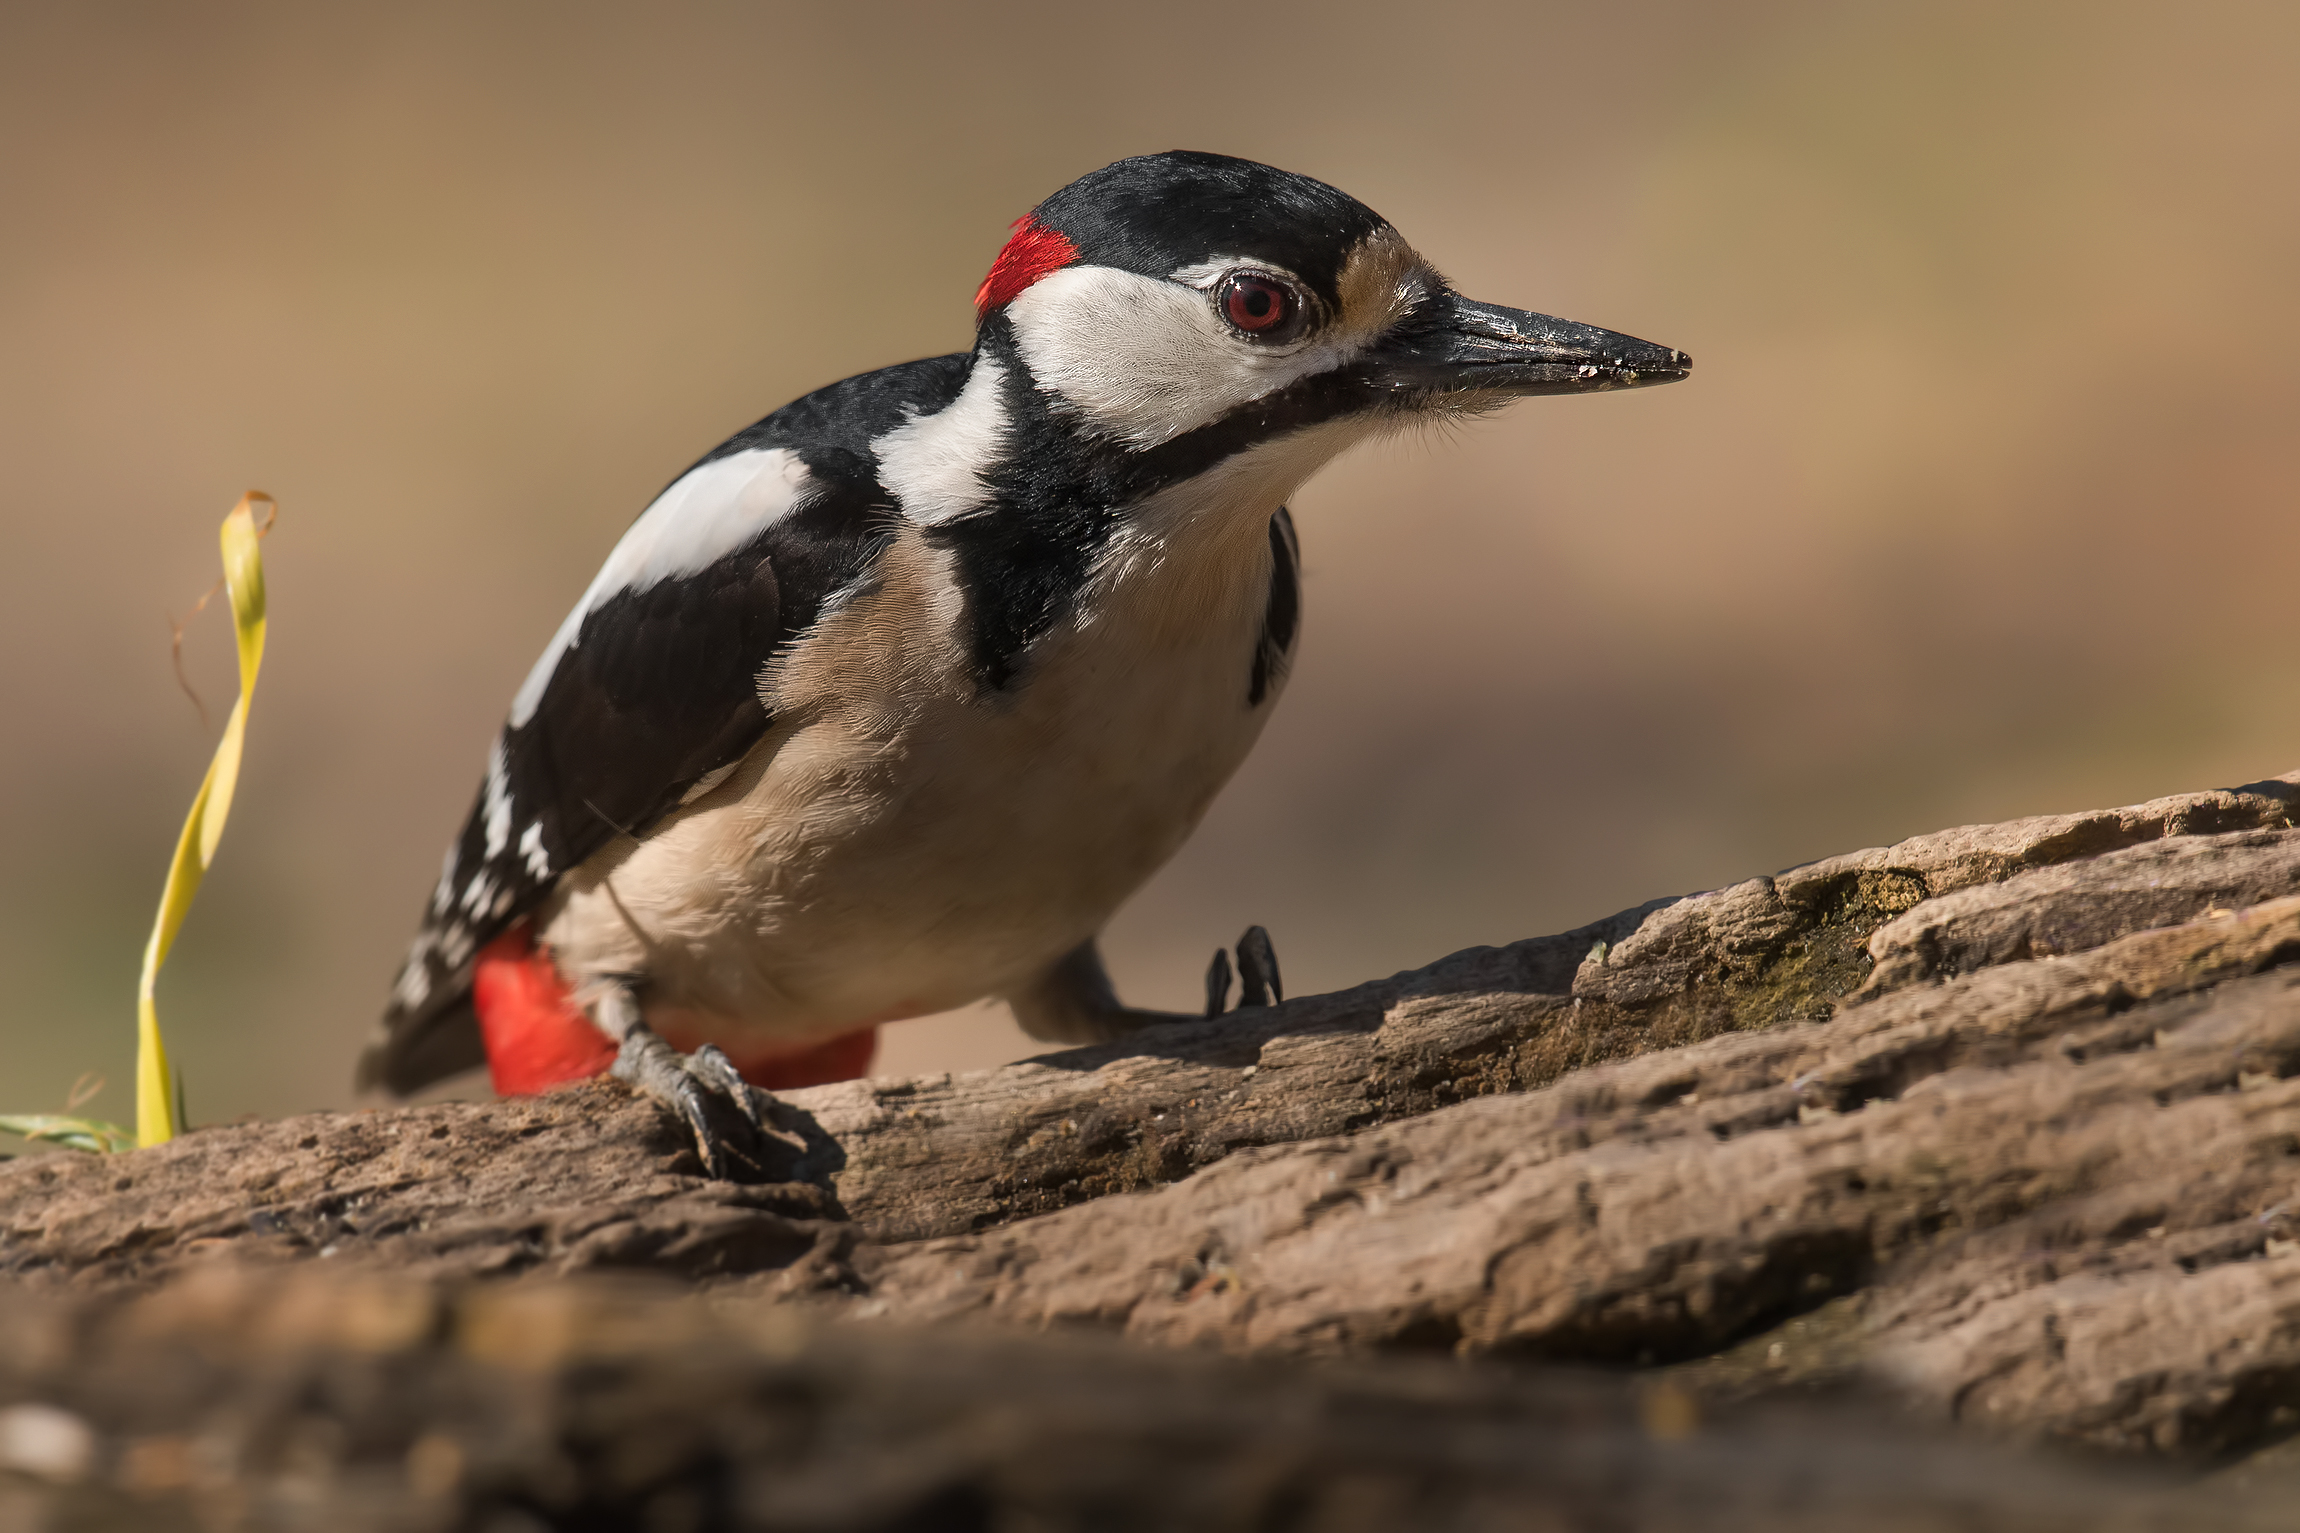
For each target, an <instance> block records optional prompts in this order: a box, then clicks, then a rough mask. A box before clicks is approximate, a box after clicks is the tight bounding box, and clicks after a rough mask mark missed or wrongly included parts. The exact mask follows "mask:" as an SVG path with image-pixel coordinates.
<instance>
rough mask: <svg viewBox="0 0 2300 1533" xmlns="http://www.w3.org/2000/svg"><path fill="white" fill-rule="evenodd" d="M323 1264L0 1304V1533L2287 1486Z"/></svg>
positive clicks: (1562, 1393)
mask: <svg viewBox="0 0 2300 1533" xmlns="http://www.w3.org/2000/svg"><path fill="white" fill-rule="evenodd" d="M334 1270H335V1269H334V1268H332V1267H317V1268H304V1269H301V1270H299V1271H290V1272H287V1273H276V1272H275V1273H254V1272H250V1271H248V1270H247V1269H244V1268H242V1269H234V1268H230V1267H214V1268H209V1269H207V1270H205V1271H204V1272H202V1273H200V1274H197V1275H195V1276H194V1277H193V1278H191V1279H190V1280H189V1281H188V1282H185V1283H182V1284H178V1285H176V1286H174V1287H172V1288H170V1289H166V1290H164V1291H162V1292H160V1293H159V1294H157V1295H154V1296H152V1297H148V1298H143V1299H139V1300H134V1301H129V1302H120V1301H118V1300H116V1299H114V1300H107V1299H89V1298H86V1297H77V1298H72V1299H66V1298H64V1297H62V1296H60V1295H55V1294H50V1295H48V1296H46V1297H45V1299H42V1300H27V1301H24V1302H20V1303H18V1304H15V1305H12V1306H10V1307H9V1308H7V1309H5V1310H0V1528H8V1529H11V1530H13V1529H15V1528H18V1527H24V1528H74V1529H88V1530H101V1529H122V1530H127V1529H134V1530H137V1533H154V1530H161V1533H175V1530H179V1529H180V1530H183V1533H194V1530H206V1529H215V1528H258V1529H280V1530H300V1529H319V1530H325V1533H360V1530H366V1529H377V1530H382V1529H392V1530H418V1529H442V1530H444V1529H460V1528H471V1529H483V1530H494V1533H510V1530H528V1529H537V1528H544V1527H566V1528H600V1529H607V1528H617V1529H620V1528H659V1529H682V1528H683V1529H696V1530H718V1529H727V1530H734V1529H762V1530H765V1529H806V1530H810V1533H924V1530H936V1533H940V1530H944V1529H953V1530H968V1529H991V1528H1029V1529H1042V1530H1046V1533H1061V1530H1076V1533H1128V1530H1136V1529H1139V1530H1144V1533H1149V1530H1164V1529H1171V1528H1192V1529H1204V1530H1206V1533H1228V1530H1238V1533H1245V1530H1250V1529H1252V1530H1259V1529H1270V1528H1287V1529H1295V1530H1301V1533H1394V1530H1398V1529H1408V1528H1410V1529H1416V1530H1423V1529H1429V1530H1439V1529H1462V1530H1479V1529H1504V1528H1507V1529H1533V1530H1542V1529H1555V1530H1567V1529H1583V1530H1591V1533H1596V1530H1606V1533H1674V1530H1679V1529H1690V1528H1702V1529H1718V1530H1752V1533H1754V1530H1757V1529H1763V1530H1766V1533H1808V1530H1809V1533H1838V1530H1842V1529H1850V1528H1861V1529H1870V1528H1876V1529H1893V1530H1899V1533H1932V1530H1943V1533H1945V1530H1951V1529H1958V1530H2003V1533H2015V1530H2018V1533H2139V1530H2144V1529H2145V1530H2160V1533H2171V1530H2175V1529H2186V1528H2198V1527H2210V1528H2214V1529H2217V1530H2223V1533H2252V1530H2259V1533H2267V1530H2269V1529H2281V1528H2286V1527H2289V1526H2290V1525H2291V1522H2290V1503H2289V1499H2288V1498H2289V1495H2290V1493H2291V1491H2292V1488H2293V1487H2292V1485H2291V1482H2289V1481H2275V1482H2270V1483H2263V1484H2256V1485H2249V1486H2240V1485H2230V1484H2213V1485H2203V1486H2196V1485H2186V1486H2184V1485H2181V1484H2179V1483H2177V1482H2176V1481H2175V1480H2173V1479H2172V1478H2170V1477H2169V1476H2166V1475H2164V1474H2162V1473H2161V1472H2156V1473H2151V1472H2147V1471H2145V1470H2143V1469H2141V1468H2139V1467H2137V1466H2112V1465H2102V1464H2098V1463H2077V1462H2071V1461H2062V1460H2055V1459H2049V1458H2032V1457H2027V1456H2021V1455H2016V1454H2014V1453H2011V1452H2009V1451H2007V1450H2005V1449H2003V1448H2001V1447H1992V1446H1990V1445H1987V1444H1983V1443H1979V1442H1976V1441H1973V1440H1971V1439H1970V1438H1969V1437H1968V1438H1958V1437H1952V1436H1948V1435H1945V1434H1940V1433H1935V1432H1927V1431H1921V1430H1912V1429H1911V1428H1909V1427H1908V1426H1907V1425H1906V1424H1905V1423H1902V1422H1899V1421H1897V1420H1895V1419H1894V1418H1893V1417H1892V1416H1890V1415H1889V1414H1887V1413H1886V1412H1884V1411H1881V1410H1879V1409H1877V1408H1876V1406H1875V1403H1874V1402H1864V1401H1859V1400H1853V1399H1847V1398H1843V1397H1836V1398H1831V1399H1829V1400H1826V1401H1817V1402H1802V1401H1783V1402H1776V1403H1774V1404H1771V1405H1769V1406H1766V1407H1759V1408H1754V1409H1752V1408H1740V1409H1732V1410H1726V1411H1722V1412H1719V1411H1704V1410H1703V1409H1702V1408H1701V1407H1700V1406H1699V1405H1698V1404H1697V1403H1696V1402H1695V1401H1693V1400H1692V1399H1691V1398H1690V1397H1689V1396H1687V1395H1686V1394H1685V1393H1684V1392H1683V1391H1682V1390H1681V1389H1678V1388H1676V1387H1675V1386H1673V1385H1671V1384H1669V1383H1668V1382H1666V1381H1663V1382H1660V1383H1658V1384H1657V1383H1655V1382H1654V1381H1651V1380H1645V1381H1640V1380H1636V1379H1631V1378H1627V1377H1623V1376H1620V1375H1603V1374H1596V1373H1577V1372H1569V1371H1564V1370H1548V1371H1545V1372H1542V1373H1539V1374H1528V1373H1524V1372H1519V1371H1512V1370H1506V1369H1492V1368H1487V1369H1471V1368H1463V1367H1460V1366H1458V1365H1453V1364H1446V1363H1436V1362H1427V1361H1421V1362H1416V1361H1413V1360H1401V1359H1389V1360H1358V1361H1352V1362H1349V1363H1346V1364H1335V1363H1326V1364H1319V1365H1312V1366H1300V1365H1294V1366H1285V1367H1279V1366H1274V1365H1272V1364H1270V1363H1267V1362H1261V1363H1257V1362H1251V1361H1239V1360H1233V1359H1226V1358H1221V1357H1217V1356H1212V1355H1208V1354H1204V1353H1192V1352H1166V1353H1161V1352H1157V1351H1153V1350H1151V1349H1147V1348H1138V1347H1125V1346H1120V1345H1116V1344H1113V1343H1111V1342H1110V1341H1108V1340H1105V1339H1098V1338H1092V1337H1084V1336H1079V1335H1057V1336H1043V1337H1017V1336H1012V1335H994V1334H987V1333H981V1332H965V1331H951V1330H940V1331H930V1332H917V1331H907V1330H900V1329H894V1328H888V1327H852V1326H826V1325H823V1324H821V1323H819V1322H815V1321H811V1320H809V1319H808V1318H807V1317H806V1316H805V1315H804V1313H803V1312H800V1311H795V1310H793V1309H792V1308H791V1307H789V1306H772V1307H765V1308H762V1307H760V1306H756V1305H751V1306H743V1305H735V1304H727V1303H720V1304H716V1305H707V1304H706V1303H705V1302H704V1301H700V1300H696V1299H693V1298H682V1297H680V1296H678V1295H677V1294H676V1293H675V1292H674V1293H665V1292H662V1291H659V1290H655V1289H651V1288H633V1287H631V1286H629V1285H605V1284H601V1283H598V1282H596V1281H593V1282H589V1283H586V1282H582V1281H576V1282H572V1283H559V1284H554V1285H549V1286H536V1285H532V1284H508V1285H504V1284H497V1285H488V1286H479V1287H475V1286H471V1285H445V1286H441V1285H436V1284H430V1283H424V1282H421V1281H418V1280H414V1279H410V1278H407V1277H404V1276H401V1277H395V1278H381V1277H374V1276H370V1277H365V1278H361V1277H351V1278H341V1277H338V1278H333V1279H332V1280H331V1279H328V1278H327V1277H326V1276H325V1275H326V1274H329V1273H331V1272H333V1271H334ZM17 1402H37V1403H36V1404H18V1403H17Z"/></svg>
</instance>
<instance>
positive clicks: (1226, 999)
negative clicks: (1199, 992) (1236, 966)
mask: <svg viewBox="0 0 2300 1533" xmlns="http://www.w3.org/2000/svg"><path fill="white" fill-rule="evenodd" d="M1229 1008H1230V950H1229V949H1228V948H1221V947H1218V948H1216V949H1214V961H1213V962H1212V963H1210V964H1208V965H1206V1015H1207V1016H1209V1017H1218V1016H1220V1015H1221V1014H1222V1013H1223V1012H1225V1011H1227V1010H1229Z"/></svg>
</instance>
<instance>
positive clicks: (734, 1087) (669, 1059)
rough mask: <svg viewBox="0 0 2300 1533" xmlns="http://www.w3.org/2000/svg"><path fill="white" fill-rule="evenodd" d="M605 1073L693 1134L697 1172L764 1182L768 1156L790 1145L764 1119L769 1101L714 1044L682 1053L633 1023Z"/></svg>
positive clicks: (728, 1179) (781, 1152)
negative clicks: (699, 1161) (664, 1109)
mask: <svg viewBox="0 0 2300 1533" xmlns="http://www.w3.org/2000/svg"><path fill="white" fill-rule="evenodd" d="M612 1073H613V1074H614V1076H615V1078H616V1079H617V1080H620V1081H624V1082H626V1083H628V1084H629V1085H632V1086H634V1087H637V1088H638V1089H639V1090H641V1091H644V1092H645V1093H647V1095H649V1096H651V1097H653V1098H654V1099H655V1100H656V1101H658V1102H660V1103H662V1104H663V1105H664V1106H665V1107H668V1108H669V1109H671V1111H672V1112H674V1113H676V1114H677V1115H678V1117H679V1120H680V1121H681V1122H683V1123H685V1124H686V1126H687V1131H688V1132H689V1133H690V1134H692V1135H694V1138H695V1153H696V1154H697V1155H698V1156H699V1157H701V1159H702V1162H703V1171H704V1174H705V1175H707V1176H710V1177H712V1178H714V1179H716V1180H719V1181H726V1182H761V1181H767V1180H770V1179H771V1178H770V1174H769V1171H768V1163H769V1161H770V1160H772V1159H776V1158H780V1157H781V1156H783V1155H786V1154H787V1153H788V1152H789V1151H790V1150H791V1149H792V1148H795V1147H794V1146H792V1145H791V1144H790V1143H789V1142H788V1139H787V1137H786V1136H785V1135H783V1134H780V1133H778V1132H777V1131H776V1130H775V1128H774V1127H773V1125H772V1123H771V1121H770V1119H771V1111H772V1107H773V1102H774V1099H773V1098H772V1097H770V1096H768V1095H767V1094H766V1093H765V1092H763V1091H761V1090H759V1089H758V1088H757V1087H756V1086H753V1085H752V1084H751V1083H750V1082H749V1081H746V1080H744V1079H743V1077H742V1076H741V1075H740V1074H739V1073H738V1072H737V1071H736V1069H735V1066H734V1062H733V1061H732V1060H730V1059H728V1058H727V1056H726V1055H725V1054H723V1053H721V1052H720V1051H719V1048H718V1046H717V1045H716V1044H709V1043H706V1044H704V1045H703V1046H702V1047H701V1048H699V1049H697V1050H695V1052H694V1053H692V1054H682V1053H680V1052H679V1051H678V1050H677V1049H674V1048H672V1047H671V1046H670V1045H669V1044H667V1043H665V1042H664V1041H663V1040H662V1039H661V1038H659V1037H657V1036H656V1035H655V1034H654V1033H653V1032H651V1031H649V1030H648V1029H647V1028H645V1027H634V1028H632V1029H631V1030H630V1031H629V1032H627V1033H625V1034H624V1035H623V1046H622V1048H621V1049H620V1050H619V1051H618V1052H617V1053H616V1055H615V1065H614V1069H613V1071H612Z"/></svg>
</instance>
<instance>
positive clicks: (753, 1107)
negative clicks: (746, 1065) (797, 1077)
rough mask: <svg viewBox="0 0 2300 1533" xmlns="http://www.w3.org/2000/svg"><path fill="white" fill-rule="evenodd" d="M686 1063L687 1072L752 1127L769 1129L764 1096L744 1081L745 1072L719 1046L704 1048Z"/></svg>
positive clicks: (688, 1058)
mask: <svg viewBox="0 0 2300 1533" xmlns="http://www.w3.org/2000/svg"><path fill="white" fill-rule="evenodd" d="M687 1061H688V1063H687V1068H688V1070H689V1071H691V1072H692V1073H693V1074H694V1075H695V1076H697V1077H698V1078H699V1079H701V1080H703V1081H704V1082H706V1083H707V1084H709V1085H710V1086H712V1087H713V1088H715V1089H716V1090H718V1091H719V1093H720V1094H721V1095H723V1096H725V1097H726V1098H727V1100H728V1101H730V1102H732V1103H734V1104H735V1108H736V1110H737V1111H738V1112H740V1113H741V1114H742V1115H743V1117H744V1118H745V1120H747V1121H748V1122H749V1123H750V1125H751V1127H753V1128H755V1129H760V1130H762V1131H763V1130H764V1129H765V1128H766V1127H767V1104H766V1100H765V1093H764V1092H762V1091H760V1090H759V1089H758V1088H757V1087H756V1086H753V1085H752V1084H751V1083H750V1082H749V1081H747V1080H744V1079H743V1072H742V1071H740V1070H738V1069H736V1068H735V1062H734V1061H733V1060H731V1059H729V1058H728V1057H727V1056H726V1053H725V1051H723V1050H722V1049H720V1047H719V1046H718V1045H717V1044H715V1043H706V1044H704V1045H703V1046H702V1047H701V1048H699V1049H697V1050H695V1052H694V1053H692V1054H689V1055H688V1056H687Z"/></svg>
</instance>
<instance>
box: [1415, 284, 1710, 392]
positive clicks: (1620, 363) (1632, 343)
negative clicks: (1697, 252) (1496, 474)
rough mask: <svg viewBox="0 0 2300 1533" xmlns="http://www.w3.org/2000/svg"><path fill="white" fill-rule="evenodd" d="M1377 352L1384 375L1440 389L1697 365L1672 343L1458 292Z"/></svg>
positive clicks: (1586, 388)
mask: <svg viewBox="0 0 2300 1533" xmlns="http://www.w3.org/2000/svg"><path fill="white" fill-rule="evenodd" d="M1369 360H1370V361H1372V363H1373V364H1374V370H1375V375H1376V377H1377V378H1378V379H1379V380H1380V381H1381V382H1382V383H1385V384H1387V385H1389V386H1390V387H1392V388H1397V389H1405V390H1412V391H1416V392H1428V393H1434V394H1463V393H1470V394H1509V395H1514V394H1593V393H1600V392H1603V391H1604V390H1606V389H1642V388H1649V387H1651V386H1652V385H1654V384H1656V383H1675V382H1676V381H1677V380H1678V379H1680V378H1683V377H1686V376H1687V375H1689V374H1690V373H1691V372H1692V371H1693V359H1692V358H1691V357H1689V356H1687V355H1686V354H1685V353H1684V352H1682V351H1677V350H1674V349H1672V348H1670V347H1667V346H1656V345H1654V344H1653V343H1652V342H1651V341H1641V340H1639V339H1637V337H1635V336H1633V335H1621V334H1619V333H1617V332H1615V331H1612V330H1600V329H1598V328H1597V327H1596V326H1595V325H1584V324H1578V323H1576V322H1575V321H1573V320H1570V319H1553V318H1551V317H1550V316H1549V315H1547V314H1534V313H1530V312H1528V311H1527V310H1524V309H1504V308H1502V307H1500V306H1499V305H1496V304H1490V303H1478V302H1476V301H1475V300H1473V299H1468V298H1462V297H1459V296H1457V295H1455V294H1452V293H1446V294H1442V295H1440V296H1439V297H1437V298H1435V299H1433V300H1431V301H1430V302H1428V303H1426V304H1424V305H1423V306H1422V308H1421V310H1420V311H1419V312H1417V313H1416V314H1415V315H1414V316H1413V317H1412V318H1411V319H1409V320H1407V321H1406V323H1405V324H1404V325H1403V326H1401V327H1400V328H1399V329H1398V330H1397V331H1396V332H1395V333H1394V334H1393V335H1391V337H1390V338H1389V339H1388V340H1387V341H1385V342H1384V343H1383V345H1382V346H1381V347H1380V348H1378V349H1377V350H1376V351H1375V352H1374V354H1373V356H1372V357H1371V358H1369Z"/></svg>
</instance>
